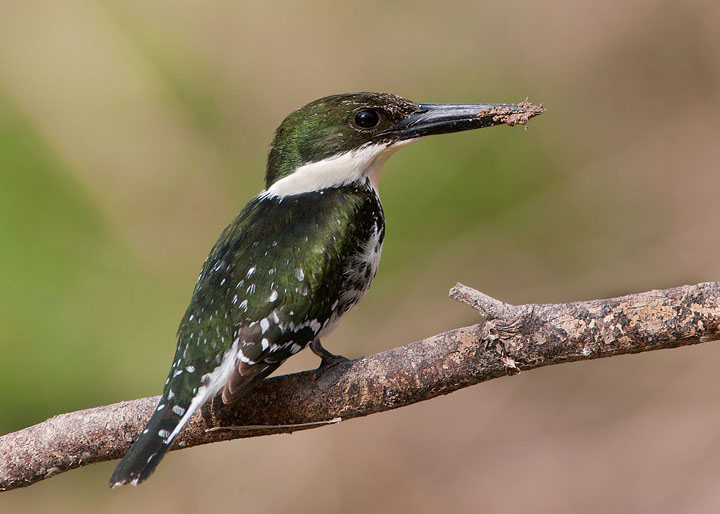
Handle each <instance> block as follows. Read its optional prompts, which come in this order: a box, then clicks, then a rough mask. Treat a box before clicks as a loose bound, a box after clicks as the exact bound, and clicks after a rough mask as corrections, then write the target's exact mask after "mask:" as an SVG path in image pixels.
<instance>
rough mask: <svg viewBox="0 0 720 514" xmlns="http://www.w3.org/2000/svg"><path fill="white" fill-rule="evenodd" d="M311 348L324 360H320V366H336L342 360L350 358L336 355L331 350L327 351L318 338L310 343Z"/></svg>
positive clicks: (345, 360)
mask: <svg viewBox="0 0 720 514" xmlns="http://www.w3.org/2000/svg"><path fill="white" fill-rule="evenodd" d="M310 349H311V350H312V352H313V353H314V354H315V355H317V356H318V357H320V358H321V359H322V362H320V368H327V367H329V366H335V365H336V364H340V363H341V362H347V361H349V360H350V359H348V358H347V357H343V356H342V355H335V354H334V353H330V352H329V351H327V350H326V349H325V348H324V347H323V345H322V344H320V340H319V339H316V340H315V341H313V342H312V343H310Z"/></svg>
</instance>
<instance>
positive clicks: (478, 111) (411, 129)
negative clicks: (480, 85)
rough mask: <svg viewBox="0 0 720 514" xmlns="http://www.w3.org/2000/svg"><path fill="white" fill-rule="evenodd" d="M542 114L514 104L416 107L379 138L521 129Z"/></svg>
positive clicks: (407, 137)
mask: <svg viewBox="0 0 720 514" xmlns="http://www.w3.org/2000/svg"><path fill="white" fill-rule="evenodd" d="M543 112H545V110H544V109H543V108H542V107H538V106H535V105H533V104H531V103H529V102H523V103H521V104H519V105H514V104H418V109H417V110H416V111H415V112H413V113H412V114H410V115H409V116H408V117H407V118H405V119H404V120H402V121H400V122H399V123H397V124H395V125H394V126H392V127H391V128H389V129H388V130H386V131H385V132H383V133H382V134H380V135H394V136H397V138H398V140H399V141H402V140H404V139H412V138H416V137H421V136H429V135H432V134H447V133H449V132H460V131H463V130H472V129H476V128H483V127H492V126H494V125H502V124H507V125H520V124H521V125H524V124H526V123H527V121H528V119H530V118H532V117H533V116H537V115H538V114H542V113H543Z"/></svg>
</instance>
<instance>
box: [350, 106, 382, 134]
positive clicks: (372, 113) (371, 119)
mask: <svg viewBox="0 0 720 514" xmlns="http://www.w3.org/2000/svg"><path fill="white" fill-rule="evenodd" d="M378 123H380V115H379V114H378V112H377V111H376V110H374V109H362V110H360V111H358V112H356V113H355V125H357V126H358V127H360V128H364V129H370V128H373V127H375V126H376V125H377V124H378Z"/></svg>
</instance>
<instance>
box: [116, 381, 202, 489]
mask: <svg viewBox="0 0 720 514" xmlns="http://www.w3.org/2000/svg"><path fill="white" fill-rule="evenodd" d="M193 407H195V406H194V405H191V406H189V407H183V406H181V405H178V404H176V403H174V402H173V401H172V400H168V399H167V397H166V396H164V395H163V398H162V399H161V400H160V404H159V405H158V407H157V409H156V410H155V413H154V414H153V415H152V417H151V418H150V421H149V422H148V424H147V426H146V427H145V429H144V430H143V431H142V433H141V434H140V437H139V438H138V440H137V441H135V444H134V445H133V447H132V448H130V451H129V452H128V453H127V455H125V458H123V460H122V461H121V462H120V464H118V466H117V467H116V468H115V471H114V472H113V474H112V476H111V477H110V487H118V486H120V485H125V484H133V485H138V484H139V483H140V482H142V481H143V480H145V479H146V478H147V477H149V476H150V475H151V474H152V472H153V471H155V468H156V467H157V465H158V464H159V463H160V460H161V459H162V458H163V456H164V455H165V453H167V451H168V449H170V445H171V444H172V442H173V440H174V439H175V437H176V436H177V435H178V433H179V432H180V429H181V428H182V427H183V426H184V425H185V423H187V420H188V419H190V416H191V415H192V411H194V410H195V408H197V407H195V408H193Z"/></svg>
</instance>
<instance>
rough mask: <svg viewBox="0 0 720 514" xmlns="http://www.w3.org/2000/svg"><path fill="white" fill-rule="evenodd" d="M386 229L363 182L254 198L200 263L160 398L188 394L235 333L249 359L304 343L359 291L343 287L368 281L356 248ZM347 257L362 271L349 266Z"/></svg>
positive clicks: (272, 356) (280, 356) (182, 398)
mask: <svg viewBox="0 0 720 514" xmlns="http://www.w3.org/2000/svg"><path fill="white" fill-rule="evenodd" d="M383 236H384V221H383V214H382V207H381V205H380V202H379V199H378V198H377V196H376V194H375V192H374V191H373V189H372V188H371V187H370V186H369V184H367V183H363V184H357V183H356V184H350V185H347V186H343V187H339V188H332V189H326V190H323V191H317V192H308V193H302V194H298V195H293V196H288V197H284V198H278V197H267V196H263V195H260V196H258V197H257V198H255V199H254V200H252V201H251V202H250V203H249V204H248V205H247V206H246V207H245V209H243V211H242V212H240V213H239V214H238V215H237V217H236V218H235V220H234V221H233V222H232V223H231V224H230V225H229V226H228V227H227V228H226V229H225V231H224V232H223V233H222V235H221V236H220V238H219V239H218V241H217V242H216V243H215V246H214V247H213V249H212V251H211V253H210V255H209V256H208V259H207V260H206V261H205V264H204V266H203V269H202V272H201V273H200V276H199V278H198V281H197V284H196V286H195V291H194V292H193V296H192V300H191V302H190V305H189V307H188V309H187V311H186V313H185V315H184V316H183V318H182V321H181V323H180V328H179V330H178V347H177V351H176V354H175V359H174V361H173V365H172V369H171V371H170V375H169V376H168V381H167V382H166V387H165V392H164V394H163V396H164V397H166V396H168V394H170V395H171V397H174V396H177V399H176V400H175V401H177V402H179V403H182V402H186V401H187V402H189V401H190V400H191V399H192V397H193V395H194V394H195V393H196V392H197V390H198V388H199V387H200V386H201V385H202V381H201V378H202V376H203V375H205V374H206V373H211V372H212V371H213V370H214V369H216V368H217V367H218V366H219V365H220V364H221V363H222V361H223V356H224V354H225V352H227V351H228V350H229V349H230V348H231V347H232V344H233V341H234V340H236V339H240V341H239V343H240V345H239V347H238V350H239V351H241V360H242V361H243V362H245V363H249V364H255V363H260V362H269V363H275V362H277V363H280V362H282V361H283V360H284V359H286V358H287V357H289V356H290V355H292V354H294V353H296V352H297V351H299V350H300V349H302V348H303V347H304V346H305V345H307V344H308V343H309V342H311V341H312V340H313V339H315V338H316V337H317V336H318V335H319V334H320V333H321V332H322V330H323V329H324V328H325V327H326V325H327V324H328V322H330V321H331V320H333V319H334V318H337V317H338V316H340V315H342V314H343V313H344V312H345V311H347V310H349V308H351V307H352V305H354V303H355V302H356V301H357V300H358V299H359V296H358V297H357V298H353V297H352V295H350V296H349V297H348V295H347V293H346V294H345V295H343V292H347V291H348V290H349V291H359V290H360V289H362V291H361V292H362V293H364V290H366V289H367V286H369V284H370V281H371V280H372V278H373V276H374V273H375V270H374V269H373V270H370V267H369V265H367V267H366V268H362V266H363V263H362V259H358V256H362V255H364V252H367V251H368V249H367V248H366V246H367V244H368V241H372V240H373V237H374V238H375V242H378V244H377V246H381V244H382V238H383ZM371 251H372V249H371ZM375 251H376V252H379V248H375ZM378 258H379V253H378ZM354 265H357V267H359V268H362V269H359V270H355V269H354V268H353V270H354V272H353V273H348V267H349V266H350V267H352V266H354ZM352 281H355V282H357V283H349V282H352ZM360 296H361V295H360ZM339 298H346V299H347V300H346V301H345V303H343V301H338V299H339ZM351 304H352V305H351Z"/></svg>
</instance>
